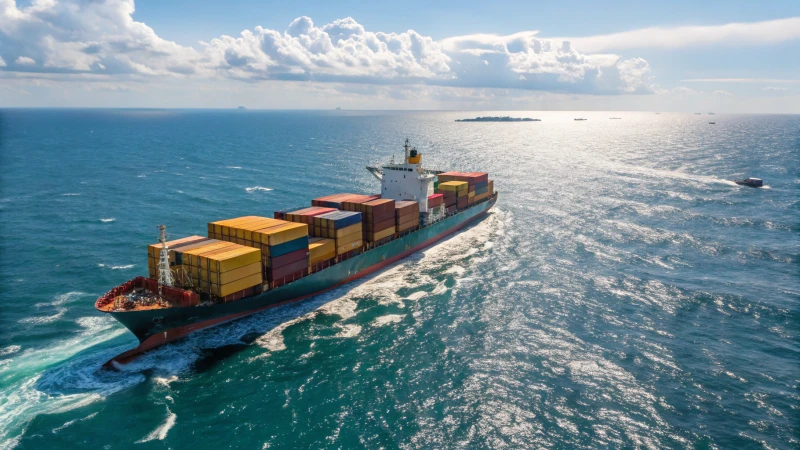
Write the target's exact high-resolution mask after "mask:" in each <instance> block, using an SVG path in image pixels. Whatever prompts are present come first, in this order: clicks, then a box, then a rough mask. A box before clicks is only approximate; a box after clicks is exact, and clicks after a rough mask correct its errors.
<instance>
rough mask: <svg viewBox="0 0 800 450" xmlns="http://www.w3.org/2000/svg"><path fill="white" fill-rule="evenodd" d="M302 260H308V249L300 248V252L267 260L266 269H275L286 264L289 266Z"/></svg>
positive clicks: (296, 251)
mask: <svg viewBox="0 0 800 450" xmlns="http://www.w3.org/2000/svg"><path fill="white" fill-rule="evenodd" d="M304 258H308V249H307V248H301V249H300V250H295V251H293V252H290V253H287V254H285V255H281V256H276V257H274V258H268V259H269V265H268V267H269V268H271V269H273V270H274V269H277V268H280V267H283V266H285V265H287V264H291V263H294V262H297V261H300V260H302V259H304Z"/></svg>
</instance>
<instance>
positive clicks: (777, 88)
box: [762, 86, 786, 92]
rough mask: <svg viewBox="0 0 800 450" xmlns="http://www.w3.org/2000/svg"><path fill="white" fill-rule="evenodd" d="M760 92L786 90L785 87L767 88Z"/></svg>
mask: <svg viewBox="0 0 800 450" xmlns="http://www.w3.org/2000/svg"><path fill="white" fill-rule="evenodd" d="M762 90H763V91H767V92H783V91H785V90H786V88H785V87H775V86H767V87H765V88H764V89H762Z"/></svg>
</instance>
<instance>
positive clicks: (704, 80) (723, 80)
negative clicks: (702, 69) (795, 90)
mask: <svg viewBox="0 0 800 450" xmlns="http://www.w3.org/2000/svg"><path fill="white" fill-rule="evenodd" d="M681 81H682V82H685V83H800V79H782V80H781V79H775V78H690V79H688V80H681Z"/></svg>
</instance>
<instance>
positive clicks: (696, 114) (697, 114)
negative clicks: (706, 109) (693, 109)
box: [694, 113, 703, 116]
mask: <svg viewBox="0 0 800 450" xmlns="http://www.w3.org/2000/svg"><path fill="white" fill-rule="evenodd" d="M701 114H703V113H694V115H695V116H699V115H701Z"/></svg>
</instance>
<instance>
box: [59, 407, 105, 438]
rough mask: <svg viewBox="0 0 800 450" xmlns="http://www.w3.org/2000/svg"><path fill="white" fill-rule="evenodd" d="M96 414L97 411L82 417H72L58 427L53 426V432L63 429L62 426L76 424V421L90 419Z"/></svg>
mask: <svg viewBox="0 0 800 450" xmlns="http://www.w3.org/2000/svg"><path fill="white" fill-rule="evenodd" d="M96 415H97V413H96V412H93V413H91V414H89V415H88V416H86V417H84V418H82V419H73V420H70V421H68V422H65V423H64V425H61V426H60V427H58V428H53V434H57V433H58V432H59V431H61V430H63V429H64V428H67V427H69V426H72V425H74V424H76V423H78V422H83V421H84V420H89V419H91V418H92V417H94V416H96Z"/></svg>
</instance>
